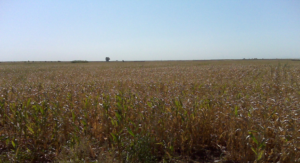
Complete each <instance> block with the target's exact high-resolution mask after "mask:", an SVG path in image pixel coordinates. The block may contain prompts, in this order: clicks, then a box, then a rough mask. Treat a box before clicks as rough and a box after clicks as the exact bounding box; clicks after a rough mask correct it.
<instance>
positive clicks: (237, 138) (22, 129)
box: [0, 60, 300, 162]
mask: <svg viewBox="0 0 300 163" xmlns="http://www.w3.org/2000/svg"><path fill="white" fill-rule="evenodd" d="M299 84H300V62H297V61H290V60H240V61H186V62H184V61H182V62H179V61H178V62H175V61H174V62H171V61H170V62H109V63H106V62H98V63H97V62H95V63H91V62H90V63H63V62H61V63H49V62H47V63H38V62H35V63H0V160H2V161H7V162H52V161H53V162H68V161H69V162H81V161H82V162H83V161H86V162H186V161H194V162H203V161H213V160H214V161H217V160H219V161H220V162H221V161H228V162H229V161H231V162H247V161H250V162H254V161H256V162H277V161H281V162H300V125H299V123H300V121H299V120H300V115H299V114H300V85H299Z"/></svg>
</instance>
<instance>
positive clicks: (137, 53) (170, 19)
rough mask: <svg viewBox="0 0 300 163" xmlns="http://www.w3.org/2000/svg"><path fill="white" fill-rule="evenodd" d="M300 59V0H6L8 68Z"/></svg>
mask: <svg viewBox="0 0 300 163" xmlns="http://www.w3.org/2000/svg"><path fill="white" fill-rule="evenodd" d="M105 57H110V59H111V60H112V61H114V60H125V61H126V60H202V59H242V58H300V1H299V0H239V1H237V0H213V1H212V0H143V1H138V0H126V1H125V0H118V1H117V0H109V1H108V0H89V1H86V0H63V1H60V0H26V1H23V0H0V61H28V60H29V61H71V60H88V61H104V60H105Z"/></svg>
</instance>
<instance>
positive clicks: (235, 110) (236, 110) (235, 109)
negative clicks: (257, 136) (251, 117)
mask: <svg viewBox="0 0 300 163" xmlns="http://www.w3.org/2000/svg"><path fill="white" fill-rule="evenodd" d="M234 115H235V116H237V115H238V107H237V106H235V107H234Z"/></svg>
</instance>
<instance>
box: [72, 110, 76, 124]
mask: <svg viewBox="0 0 300 163" xmlns="http://www.w3.org/2000/svg"><path fill="white" fill-rule="evenodd" d="M72 118H73V122H75V118H76V117H75V114H74V113H73V112H72Z"/></svg>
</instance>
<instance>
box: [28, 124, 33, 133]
mask: <svg viewBox="0 0 300 163" xmlns="http://www.w3.org/2000/svg"><path fill="white" fill-rule="evenodd" d="M27 128H28V130H29V131H30V132H32V133H33V134H34V131H33V129H32V128H31V127H29V126H27Z"/></svg>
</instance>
